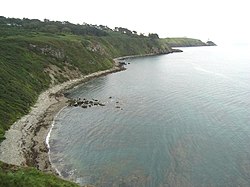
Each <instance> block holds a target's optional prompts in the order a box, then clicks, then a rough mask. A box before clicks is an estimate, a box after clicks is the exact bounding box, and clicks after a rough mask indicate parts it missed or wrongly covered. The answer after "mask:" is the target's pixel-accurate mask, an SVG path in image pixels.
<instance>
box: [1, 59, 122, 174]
mask: <svg viewBox="0 0 250 187" xmlns="http://www.w3.org/2000/svg"><path fill="white" fill-rule="evenodd" d="M113 61H114V66H113V68H111V69H108V70H103V71H98V72H94V73H91V74H89V75H86V76H81V77H80V78H77V79H73V80H69V81H66V82H64V83H61V84H58V85H55V86H52V87H50V88H48V89H47V90H46V91H44V92H42V93H41V94H40V95H39V97H38V99H37V101H36V103H35V105H34V106H33V107H31V110H30V112H29V113H28V114H26V115H25V116H23V117H22V118H20V119H19V120H17V121H16V122H15V123H14V124H13V125H12V126H11V127H10V129H9V130H8V131H6V132H5V137H6V139H5V140H4V141H2V142H1V144H0V160H1V161H2V162H5V163H7V164H12V165H18V166H31V167H36V168H37V169H39V170H41V171H44V172H49V173H54V174H56V175H58V172H57V171H56V169H55V168H53V167H52V165H51V163H50V158H49V147H48V145H47V141H48V140H47V136H48V133H49V132H50V131H51V129H52V124H53V121H54V118H55V117H56V115H57V114H58V113H59V112H60V111H61V110H62V109H63V108H64V107H66V106H67V105H68V103H67V102H68V100H69V99H68V98H67V97H65V96H64V94H63V93H64V92H65V91H67V90H69V89H72V88H74V87H75V86H77V85H79V84H82V83H84V82H87V81H89V80H91V79H94V78H97V77H100V76H104V75H107V74H110V73H115V72H119V71H122V70H125V68H124V66H122V65H121V64H120V59H118V58H116V59H113Z"/></svg>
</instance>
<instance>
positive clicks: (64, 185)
mask: <svg viewBox="0 0 250 187" xmlns="http://www.w3.org/2000/svg"><path fill="white" fill-rule="evenodd" d="M0 186H1V187H79V185H77V184H75V183H73V182H69V181H65V180H63V179H60V178H58V177H56V176H54V175H51V174H45V173H43V172H40V171H38V170H36V169H34V168H29V167H22V168H21V167H17V166H12V165H8V164H5V163H2V162H0Z"/></svg>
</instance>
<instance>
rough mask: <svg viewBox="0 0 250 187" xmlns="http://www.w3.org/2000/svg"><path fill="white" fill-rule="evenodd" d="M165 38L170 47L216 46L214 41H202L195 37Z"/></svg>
mask: <svg viewBox="0 0 250 187" xmlns="http://www.w3.org/2000/svg"><path fill="white" fill-rule="evenodd" d="M162 40H164V41H165V42H166V43H167V44H168V45H169V46H170V47H197V46H215V45H216V44H215V43H213V42H212V41H208V42H206V43H205V42H202V41H201V40H198V39H193V38H164V39H162Z"/></svg>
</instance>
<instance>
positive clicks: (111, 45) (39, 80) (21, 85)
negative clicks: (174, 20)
mask: <svg viewBox="0 0 250 187" xmlns="http://www.w3.org/2000/svg"><path fill="white" fill-rule="evenodd" d="M3 20H4V21H5V19H3ZM40 24H43V23H40ZM51 24H53V22H51ZM54 24H56V23H54ZM69 26H70V25H69ZM71 26H72V28H75V27H76V26H74V25H71ZM89 28H90V27H89ZM75 29H77V28H75ZM93 31H94V33H95V34H100V33H103V32H99V31H98V32H97V30H96V29H94V30H93ZM168 43H171V44H173V43H174V44H178V45H182V46H183V45H184V44H190V43H192V44H195V45H199V42H198V43H196V41H193V40H192V41H189V40H188V41H187V39H185V40H183V39H150V38H149V37H145V36H138V35H127V34H122V33H120V32H114V31H111V30H108V31H107V34H105V33H103V35H102V36H93V35H73V34H70V33H68V34H66V33H54V34H53V33H49V32H41V29H40V30H38V31H34V28H33V29H31V30H29V29H27V28H23V27H20V26H19V27H17V26H7V25H6V24H3V22H2V25H1V24H0V142H1V141H2V140H3V139H4V133H5V131H6V130H8V129H9V127H10V126H11V125H12V124H13V123H14V122H15V121H16V120H18V119H19V118H21V117H22V116H23V115H25V114H27V113H28V112H29V111H30V108H31V106H32V105H33V104H34V103H35V101H36V100H37V97H38V96H39V94H40V93H41V92H42V91H44V90H46V89H48V88H49V86H50V84H51V78H50V77H49V75H48V73H47V71H45V70H47V69H48V68H50V67H52V66H53V67H56V69H57V70H58V71H57V72H55V75H54V76H55V78H56V84H58V83H61V82H64V81H66V80H68V79H69V78H70V76H71V75H70V73H69V72H67V71H66V69H65V67H67V69H70V70H74V71H76V70H77V71H78V72H80V73H81V75H86V74H89V73H93V72H96V71H99V70H105V69H109V68H111V67H112V66H113V60H112V59H113V58H115V57H119V56H127V55H143V54H148V53H167V52H171V48H170V47H169V45H168ZM0 186H4V187H8V186H10V187H11V186H19V187H22V186H29V187H32V186H58V187H59V186H65V187H66V186H77V185H76V184H73V183H70V182H67V181H64V180H62V179H59V178H57V177H56V176H53V175H49V174H44V173H42V172H39V171H37V170H36V169H34V168H22V167H16V166H11V165H8V164H4V163H2V162H0Z"/></svg>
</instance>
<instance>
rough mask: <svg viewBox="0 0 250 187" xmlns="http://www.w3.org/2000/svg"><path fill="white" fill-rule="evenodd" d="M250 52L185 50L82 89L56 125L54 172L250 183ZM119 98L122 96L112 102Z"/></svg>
mask: <svg viewBox="0 0 250 187" xmlns="http://www.w3.org/2000/svg"><path fill="white" fill-rule="evenodd" d="M247 49H249V48H247V47H246V46H245V47H237V48H223V47H198V48H184V49H183V50H184V52H183V53H176V54H170V55H161V56H154V57H145V58H137V59H131V60H127V62H129V63H130V64H129V65H128V66H127V68H128V69H127V70H126V71H123V72H119V73H115V74H110V75H108V76H104V77H100V78H97V79H95V80H92V81H90V82H88V83H85V84H83V85H81V86H79V87H78V88H77V89H75V90H73V91H72V92H71V93H70V97H72V98H78V97H81V98H87V99H92V98H94V99H98V100H100V101H101V102H103V103H105V104H106V106H104V107H101V106H99V107H91V108H88V109H83V108H81V107H76V108H74V107H73V108H72V107H67V108H65V109H64V110H63V111H61V113H60V114H59V115H58V117H57V118H56V120H55V126H54V128H53V131H52V134H51V138H50V146H51V154H50V156H51V160H52V163H53V165H54V166H55V167H56V168H57V169H58V170H59V171H60V172H61V174H62V175H63V176H64V177H66V178H71V179H73V180H75V181H77V182H79V183H81V184H82V185H83V184H93V185H96V186H98V187H99V186H101V187H110V186H115V187H116V186H133V187H140V186H143V187H144V186H145V187H163V186H164V187H165V186H171V187H172V186H181V187H182V186H185V187H188V186H190V187H191V186H194V187H196V186H197V187H200V186H220V187H221V186H250V53H249V51H248V50H247ZM110 97H112V98H110Z"/></svg>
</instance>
